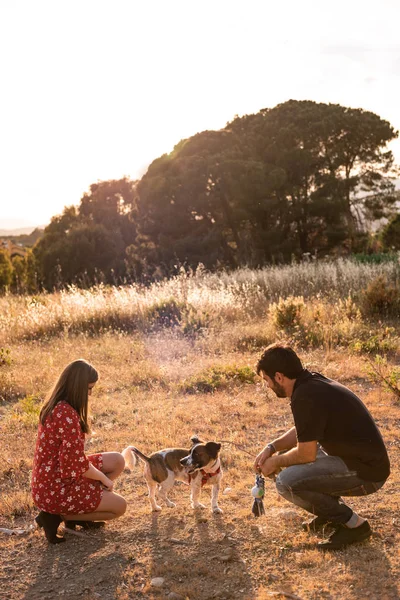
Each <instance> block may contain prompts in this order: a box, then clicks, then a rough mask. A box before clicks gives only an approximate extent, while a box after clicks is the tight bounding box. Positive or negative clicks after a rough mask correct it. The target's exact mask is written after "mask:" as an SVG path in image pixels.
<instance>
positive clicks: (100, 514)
mask: <svg viewBox="0 0 400 600" xmlns="http://www.w3.org/2000/svg"><path fill="white" fill-rule="evenodd" d="M125 511H126V500H125V498H123V497H122V496H120V495H119V494H116V493H115V492H107V491H106V490H105V491H104V492H103V497H102V499H101V500H100V504H99V505H98V507H97V508H96V511H95V512H92V513H80V514H78V515H62V518H63V519H64V521H111V519H116V518H117V517H122V515H123V514H124V513H125Z"/></svg>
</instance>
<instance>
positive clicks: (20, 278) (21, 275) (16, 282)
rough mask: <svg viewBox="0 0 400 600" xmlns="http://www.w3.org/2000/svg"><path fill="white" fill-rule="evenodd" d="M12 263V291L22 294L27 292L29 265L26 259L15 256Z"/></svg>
mask: <svg viewBox="0 0 400 600" xmlns="http://www.w3.org/2000/svg"><path fill="white" fill-rule="evenodd" d="M11 263H12V278H11V289H12V290H13V292H17V293H18V294H21V293H23V292H25V290H26V280H27V264H26V259H25V257H22V256H14V257H13V259H12V260H11Z"/></svg>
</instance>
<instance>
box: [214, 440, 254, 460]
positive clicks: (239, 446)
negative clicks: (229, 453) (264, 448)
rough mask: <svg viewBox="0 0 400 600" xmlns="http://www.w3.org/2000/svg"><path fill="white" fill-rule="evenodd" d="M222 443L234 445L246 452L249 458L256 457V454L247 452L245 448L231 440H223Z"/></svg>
mask: <svg viewBox="0 0 400 600" xmlns="http://www.w3.org/2000/svg"><path fill="white" fill-rule="evenodd" d="M221 443H222V444H232V446H236V448H239V450H241V451H242V452H245V453H246V454H248V455H249V456H252V457H253V458H255V457H256V455H255V454H252V453H251V452H249V451H248V450H246V449H245V448H243V446H241V445H240V444H236V443H235V442H231V441H229V440H221Z"/></svg>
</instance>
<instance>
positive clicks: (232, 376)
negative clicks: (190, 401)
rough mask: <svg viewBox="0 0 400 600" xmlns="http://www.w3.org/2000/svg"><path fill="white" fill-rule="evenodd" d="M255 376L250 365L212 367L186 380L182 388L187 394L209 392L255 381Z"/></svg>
mask: <svg viewBox="0 0 400 600" xmlns="http://www.w3.org/2000/svg"><path fill="white" fill-rule="evenodd" d="M255 377H256V374H255V371H254V370H253V369H251V368H250V367H236V366H226V367H211V368H210V369H207V370H206V371H204V372H203V373H200V374H198V375H195V376H194V377H192V378H191V379H189V380H187V381H184V382H183V384H182V386H181V390H182V391H183V392H184V393H186V394H197V393H208V394H209V393H213V392H215V391H217V390H220V389H223V388H226V387H228V386H229V385H232V384H238V383H239V384H240V383H254V380H255Z"/></svg>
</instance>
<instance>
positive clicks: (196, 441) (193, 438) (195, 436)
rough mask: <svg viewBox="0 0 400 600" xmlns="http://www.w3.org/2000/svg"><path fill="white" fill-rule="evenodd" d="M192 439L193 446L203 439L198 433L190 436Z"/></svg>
mask: <svg viewBox="0 0 400 600" xmlns="http://www.w3.org/2000/svg"><path fill="white" fill-rule="evenodd" d="M190 441H191V442H192V444H193V446H195V445H196V444H201V443H202V441H201V440H200V439H199V436H198V435H197V434H196V433H195V434H194V435H192V437H191V438H190Z"/></svg>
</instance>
